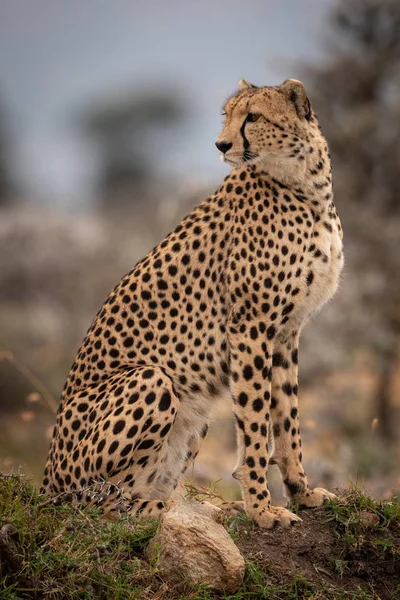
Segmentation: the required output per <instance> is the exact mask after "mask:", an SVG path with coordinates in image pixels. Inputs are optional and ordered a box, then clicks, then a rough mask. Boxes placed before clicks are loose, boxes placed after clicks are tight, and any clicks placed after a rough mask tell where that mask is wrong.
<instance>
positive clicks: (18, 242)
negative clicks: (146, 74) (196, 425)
mask: <svg viewBox="0 0 400 600" xmlns="http://www.w3.org/2000/svg"><path fill="white" fill-rule="evenodd" d="M331 25H332V28H331V42H330V46H329V52H328V53H327V59H326V60H322V62H320V63H319V65H317V66H313V67H307V69H306V83H307V87H308V89H309V91H310V96H311V98H312V101H313V105H314V108H315V109H316V111H317V113H318V115H319V118H320V121H321V125H322V127H323V130H324V132H325V134H326V136H327V139H328V141H329V144H330V147H331V150H332V160H333V168H334V175H333V180H334V187H335V200H336V203H337V205H338V209H339V213H340V216H341V219H342V221H343V226H344V232H345V249H346V263H347V264H346V267H345V273H344V276H343V282H342V286H341V288H340V291H339V293H338V294H337V296H336V298H335V299H334V301H333V302H332V303H331V304H330V305H329V306H328V307H327V308H325V309H324V310H323V311H322V314H321V316H320V317H319V318H318V323H317V324H315V325H312V326H310V327H307V328H306V329H305V331H304V335H303V339H302V343H301V354H300V363H301V364H300V367H301V368H300V377H301V384H302V385H301V414H302V429H303V437H304V438H305V439H304V443H305V448H306V452H305V463H306V468H307V470H308V471H309V472H310V474H311V476H312V478H313V479H314V481H315V482H318V483H320V484H325V485H327V486H328V487H333V486H335V485H345V484H346V483H347V479H348V477H349V474H350V475H351V476H352V477H353V478H354V477H355V476H357V475H359V474H360V473H364V475H365V476H368V477H370V479H369V483H370V489H371V490H372V491H375V492H376V493H379V494H381V493H388V492H390V490H391V489H392V488H393V487H395V486H396V485H397V486H398V487H400V473H399V472H398V467H397V473H396V464H397V465H398V464H399V462H398V460H399V458H400V444H399V442H398V441H396V429H397V430H398V428H399V421H400V419H398V416H399V413H400V375H399V372H400V370H399V356H398V351H399V337H400V280H399V277H398V273H399V267H400V202H399V197H398V194H399V189H400V173H399V169H398V165H399V164H400V109H399V106H400V102H399V100H400V41H399V32H400V4H399V3H398V2H395V1H394V0H382V1H381V2H378V0H346V1H344V0H343V1H341V2H339V3H338V4H337V6H336V8H335V10H334V13H333V17H332V22H331ZM307 80H308V81H307ZM178 96H179V97H181V95H180V94H179V95H178V94H176V95H174V94H170V93H169V92H168V93H165V91H161V92H160V93H158V92H155V91H154V90H153V91H152V92H151V93H150V95H149V94H148V93H146V95H145V96H139V97H138V96H136V95H133V96H131V95H129V94H128V95H126V96H125V97H124V98H123V99H122V100H120V99H119V100H116V101H115V102H114V101H110V100H107V102H105V103H104V104H101V105H98V106H97V107H96V106H95V107H94V108H91V109H90V110H89V109H87V110H83V111H82V113H81V114H80V116H79V118H78V122H79V126H80V127H82V128H83V129H84V130H85V131H86V132H87V134H88V136H89V137H90V138H91V139H92V140H93V143H94V146H95V148H97V151H98V153H99V155H100V157H101V158H102V160H101V167H100V171H99V178H98V189H99V198H100V200H101V201H100V202H99V204H98V205H97V206H96V207H94V209H93V210H91V211H86V212H83V211H82V212H77V211H75V212H71V213H70V214H67V213H61V212H52V211H49V210H47V209H45V208H43V207H40V206H35V207H34V206H33V205H31V206H29V207H28V206H21V205H18V206H14V207H13V206H11V207H9V208H3V209H2V211H1V215H0V247H1V249H2V251H1V252H0V332H1V338H0V342H1V344H2V345H3V346H4V348H6V349H10V350H12V352H13V353H14V356H15V357H17V359H18V361H19V363H21V364H22V365H24V367H26V368H28V370H29V371H31V372H32V373H34V374H35V375H37V376H38V377H39V379H40V381H41V382H42V383H43V384H44V385H45V386H46V387H47V388H49V389H50V391H51V392H52V393H53V394H54V396H55V397H56V398H57V397H58V395H59V392H60V390H61V388H62V385H63V382H64V379H65V377H66V375H67V372H68V369H69V367H70V365H71V363H72V361H73V358H74V355H75V352H76V350H77V348H78V345H79V343H80V340H81V339H82V338H83V336H84V333H85V331H86V329H87V328H88V327H89V325H90V322H91V320H92V319H93V317H94V315H95V313H96V312H97V309H98V308H99V306H100V304H101V302H102V301H103V299H104V297H105V295H106V294H107V292H108V291H109V290H110V289H111V288H112V287H113V286H114V285H115V284H116V283H117V281H118V279H119V278H120V277H121V276H122V275H123V274H124V273H125V272H127V271H128V270H129V269H130V268H132V266H133V265H134V264H135V262H136V261H137V260H139V259H140V258H141V257H142V256H143V255H144V254H145V253H146V252H147V251H148V250H149V249H150V248H151V247H152V246H153V245H155V244H156V243H157V242H158V241H159V240H160V239H161V238H162V237H163V236H164V235H165V234H166V233H167V232H168V231H170V230H171V229H172V228H173V227H174V225H175V224H176V223H177V222H178V221H179V220H180V218H181V217H182V216H183V215H184V214H186V213H187V212H189V211H190V210H191V208H192V207H193V206H194V205H195V204H197V203H198V202H200V201H202V200H203V199H204V198H205V197H207V195H208V194H209V193H210V192H212V191H213V190H212V189H207V188H206V187H205V186H204V185H202V184H201V183H200V184H199V183H198V182H196V180H195V179H193V178H192V176H191V175H189V178H188V179H182V180H181V181H179V182H177V181H172V180H169V181H165V180H161V179H160V177H156V176H155V172H154V168H153V167H152V159H153V155H154V153H155V152H165V151H167V150H168V143H167V139H168V136H166V137H165V138H164V142H163V143H161V134H162V133H163V132H164V133H165V132H166V130H168V127H172V126H173V127H174V128H175V127H179V124H180V119H181V115H182V114H183V107H182V106H181V105H180V104H177V102H176V97H178ZM0 124H1V123H0ZM0 131H1V127H0ZM154 137H156V140H157V141H156V143H155V144H154ZM164 144H165V146H164ZM0 156H1V138H0ZM217 183H218V182H216V185H217ZM215 187H216V186H215ZM150 199H152V200H151V201H150ZM0 203H1V201H0ZM111 209H112V210H111ZM0 358H1V356H0ZM36 387H37V386H35V385H34V381H33V380H32V378H31V377H29V376H28V377H26V373H25V375H24V373H21V371H20V370H19V369H18V368H16V365H15V364H14V363H13V362H12V361H7V360H3V361H1V360H0V457H2V458H3V459H4V457H5V456H6V457H7V456H8V458H9V460H10V461H11V463H10V464H16V463H18V461H21V462H24V463H28V466H29V471H30V472H34V473H35V474H39V473H40V471H41V469H42V466H43V463H44V459H45V453H46V449H47V445H48V441H47V440H46V439H45V436H44V431H45V430H46V429H48V432H50V430H51V423H52V422H53V420H54V416H53V415H52V414H49V415H47V416H44V413H43V414H42V416H40V414H41V413H40V414H39V416H38V417H37V419H32V412H35V414H37V411H36V408H35V410H34V409H33V408H32V406H34V407H35V406H36V405H34V404H33V405H32V403H31V402H28V403H27V402H26V398H27V397H28V398H29V397H30V398H32V396H30V395H29V393H30V392H32V391H38V390H36V389H35V388H36ZM43 410H44V409H43ZM12 414H18V415H19V416H20V418H19V419H18V420H16V419H15V418H13V417H12V416H10V415H12ZM371 425H372V427H371ZM35 427H37V429H35ZM214 431H216V435H215V437H214V438H213V437H212V436H211V437H210V439H209V440H207V442H206V449H205V451H204V453H201V454H200V459H199V460H198V462H197V465H196V468H195V471H194V473H195V474H196V476H197V477H198V478H199V479H200V480H201V481H202V482H205V481H207V479H208V478H210V477H211V478H215V477H218V473H219V474H223V475H224V477H225V480H226V481H228V482H229V485H230V484H231V483H232V482H231V480H229V473H230V471H231V469H232V467H233V465H234V443H233V428H232V421H231V411H230V407H229V406H227V407H226V411H225V414H224V415H223V417H222V419H221V420H220V421H219V422H218V424H217V426H216V428H215V429H214ZM397 432H398V431H397ZM379 436H380V438H381V439H379ZM222 438H223V439H222ZM389 442H390V443H389ZM221 444H224V451H223V452H222V451H221ZM366 448H368V451H366ZM207 452H208V454H207ZM202 457H204V458H202ZM202 461H203V462H202ZM396 461H397V463H396ZM205 465H206V466H205ZM272 471H273V469H272ZM274 477H275V476H274V475H273V474H272V475H271V479H274ZM396 477H397V480H396ZM275 478H276V477H275Z"/></svg>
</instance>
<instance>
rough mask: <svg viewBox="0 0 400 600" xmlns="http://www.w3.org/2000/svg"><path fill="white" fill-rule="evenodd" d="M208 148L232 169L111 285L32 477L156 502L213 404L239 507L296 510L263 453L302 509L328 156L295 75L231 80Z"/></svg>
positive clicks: (267, 517)
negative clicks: (231, 440)
mask: <svg viewBox="0 0 400 600" xmlns="http://www.w3.org/2000/svg"><path fill="white" fill-rule="evenodd" d="M224 111H225V113H226V121H225V124H224V128H223V131H222V133H221V135H220V137H219V139H218V142H217V145H218V146H219V147H221V146H222V151H223V152H222V154H223V158H224V160H225V161H226V162H227V163H228V164H230V165H231V166H232V167H233V170H232V172H231V173H230V174H229V175H228V176H227V177H226V179H225V180H224V182H223V184H222V185H221V186H220V188H219V189H218V190H217V192H216V193H215V194H214V195H213V196H211V197H210V198H208V199H207V200H206V201H205V202H203V203H202V204H201V205H200V206H199V207H198V208H196V209H194V210H193V212H192V213H191V214H190V215H189V216H188V217H186V218H185V219H184V220H183V221H182V222H181V223H180V224H179V225H178V226H177V227H176V229H175V230H174V231H173V232H172V233H171V234H169V235H168V236H167V237H166V238H165V239H164V240H163V241H162V242H161V243H160V244H158V246H156V247H155V248H154V249H153V250H152V251H151V252H150V253H149V254H148V255H147V256H146V257H145V258H144V259H143V260H141V261H140V262H139V263H138V264H137V265H136V266H135V267H134V268H133V269H132V271H131V272H129V273H128V274H127V275H126V276H125V277H123V279H122V280H121V281H120V283H119V284H118V285H117V286H116V287H115V288H114V290H113V291H112V292H111V293H110V294H109V296H108V297H107V299H106V301H105V302H104V304H103V306H102V307H101V309H100V311H99V313H98V315H97V316H96V318H95V320H94V322H93V324H92V326H91V328H90V329H89V331H88V333H87V335H86V338H85V340H84V342H83V344H82V346H81V348H80V350H79V352H78V355H77V358H76V360H75V362H74V364H73V366H72V368H71V371H70V373H69V376H68V379H67V382H66V384H65V387H64V390H63V393H62V397H61V404H60V408H59V411H58V416H57V422H56V426H55V429H54V434H53V440H52V444H51V448H50V452H49V457H48V461H47V466H46V470H45V476H44V480H43V489H44V490H45V491H47V492H49V493H51V494H54V495H55V494H59V493H62V492H65V491H69V490H76V489H79V488H85V486H87V485H90V484H91V482H93V481H99V480H107V481H109V482H114V483H116V484H117V483H118V484H119V485H120V486H122V487H123V489H124V494H125V497H128V498H130V509H131V510H134V511H139V512H142V513H143V514H147V515H148V514H153V515H154V514H159V513H160V512H162V511H163V510H165V508H166V506H168V501H169V498H170V496H171V494H172V492H173V490H174V489H175V488H176V486H177V484H178V481H179V479H180V477H181V475H182V473H183V472H184V471H185V469H186V467H187V466H188V464H189V463H190V462H191V461H192V460H193V459H194V458H195V457H196V454H197V452H198V449H199V445H200V443H201V441H202V439H203V438H204V437H205V435H206V433H207V429H208V424H209V422H210V419H211V418H212V413H213V409H214V407H215V405H216V404H217V400H218V399H219V398H220V397H221V396H223V395H224V393H225V394H226V393H228V394H229V395H230V397H231V398H232V402H233V410H234V415H235V418H236V424H237V443H238V462H237V466H236V469H235V472H234V475H235V477H236V478H237V479H238V480H239V482H240V485H241V488H242V495H243V500H244V505H245V508H246V511H247V513H248V514H249V515H250V516H251V517H253V518H254V520H255V521H256V522H257V523H258V524H259V525H260V526H263V527H272V526H274V524H276V522H278V521H279V522H281V524H282V525H284V526H287V525H289V524H291V523H293V522H295V521H296V520H298V517H296V515H294V514H293V513H291V512H289V511H288V510H286V509H284V508H275V507H273V506H272V505H271V499H270V494H269V491H268V487H267V471H268V464H269V463H275V464H277V465H278V467H279V469H280V471H281V474H282V478H283V482H284V485H285V488H286V492H287V494H288V496H289V497H291V498H294V499H295V500H297V501H298V502H299V503H300V504H302V505H305V506H319V505H321V504H322V503H323V502H324V501H325V500H326V499H327V498H328V497H330V493H329V492H327V491H326V490H323V489H318V488H317V489H314V490H311V489H310V488H309V486H308V483H307V478H306V475H305V472H304V470H303V467H302V464H301V460H302V455H301V440H300V430H299V413H298V401H297V398H298V383H297V366H298V342H299V335H300V331H301V328H302V327H303V325H304V324H305V322H306V321H307V320H308V319H309V317H310V316H311V315H312V314H313V313H315V312H316V311H317V310H318V309H319V307H320V306H321V305H322V304H323V303H324V302H326V301H327V300H328V299H329V298H330V297H331V296H332V295H333V294H334V292H335V290H336V288H337V284H338V279H339V274H340V271H341V268H342V264H343V253H342V230H341V226H340V222H339V219H338V216H337V213H336V210H335V205H334V203H333V199H332V182H331V167H330V160H329V153H328V147H327V144H326V141H325V139H324V137H323V135H322V133H321V131H320V129H319V126H318V122H317V118H316V116H315V114H314V113H313V111H312V109H311V107H310V103H309V100H308V98H307V95H306V93H305V90H304V87H303V85H302V84H301V83H300V82H298V81H295V80H289V81H286V82H285V83H284V84H282V85H281V86H279V87H261V88H257V87H255V86H252V85H251V84H249V83H247V82H246V81H244V80H242V81H241V82H240V85H239V91H238V92H237V93H236V94H235V95H234V96H233V97H232V98H231V99H230V100H228V102H227V104H226V106H225V109H224Z"/></svg>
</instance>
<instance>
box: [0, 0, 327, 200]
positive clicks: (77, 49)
mask: <svg viewBox="0 0 400 600" xmlns="http://www.w3.org/2000/svg"><path fill="white" fill-rule="evenodd" d="M331 6H332V1H331V0H280V1H278V0H276V1H270V0H246V1H244V0H241V1H239V0H197V1H195V0H146V1H145V0H0V95H1V98H2V100H3V103H5V105H6V108H7V111H8V116H9V118H10V119H11V122H10V125H11V126H12V129H13V131H14V133H15V134H16V139H17V142H18V143H17V145H16V152H17V157H18V162H19V168H20V175H21V177H22V179H23V181H24V183H25V186H26V188H27V189H29V190H30V192H31V194H32V195H34V196H36V197H38V198H40V197H46V198H48V197H52V198H54V201H55V202H59V201H63V200H65V201H68V200H70V199H72V198H74V199H75V201H76V200H78V201H81V200H84V199H85V198H86V197H87V196H88V195H89V194H90V186H91V182H92V175H93V170H94V168H95V163H94V157H93V155H92V153H91V152H90V148H89V147H88V145H87V143H86V142H85V140H84V139H83V138H82V136H80V135H79V133H78V131H77V130H76V129H75V128H74V127H73V116H74V115H76V113H77V112H78V110H79V109H80V108H81V107H82V106H87V105H88V104H89V105H90V102H91V101H92V99H94V100H96V99H98V98H99V97H101V96H104V95H105V96H107V95H114V94H117V95H118V91H119V90H123V89H126V88H136V87H137V89H138V90H140V89H143V88H144V87H147V86H155V85H158V84H159V83H162V84H163V85H164V84H165V85H166V86H168V88H169V89H170V88H171V87H172V88H174V87H175V89H176V92H177V94H182V93H183V97H184V101H185V103H187V104H188V109H189V110H188V116H187V120H186V122H185V128H184V129H181V128H180V129H179V131H177V135H176V136H175V137H174V140H173V143H172V144H171V148H170V149H169V150H170V151H169V152H168V153H166V154H165V156H163V157H162V160H161V161H160V160H159V157H158V158H157V162H160V164H161V168H163V169H164V170H165V169H169V170H171V169H172V170H173V171H174V172H176V173H181V172H184V173H193V175H194V176H197V177H198V178H203V179H206V180H212V179H218V178H219V177H222V176H223V175H224V174H226V171H227V168H226V167H225V166H224V165H222V164H220V163H219V159H218V154H217V152H216V150H215V148H214V145H213V144H214V140H215V138H216V137H217V135H218V133H219V129H220V126H221V117H220V109H221V105H222V102H223V100H224V99H225V97H226V96H227V95H228V94H229V93H231V92H232V91H233V90H234V89H235V86H236V83H237V81H238V79H240V78H241V77H245V78H246V79H249V80H250V81H253V82H254V83H257V84H261V85H262V84H265V85H275V84H278V83H281V82H282V81H283V80H284V79H286V78H288V77H296V76H297V77H299V72H298V70H297V69H296V67H295V65H296V61H299V62H301V61H314V60H318V57H319V56H320V54H321V52H322V51H323V41H324V37H325V35H326V31H327V13H328V10H329V8H330V7H331ZM155 147H156V146H155Z"/></svg>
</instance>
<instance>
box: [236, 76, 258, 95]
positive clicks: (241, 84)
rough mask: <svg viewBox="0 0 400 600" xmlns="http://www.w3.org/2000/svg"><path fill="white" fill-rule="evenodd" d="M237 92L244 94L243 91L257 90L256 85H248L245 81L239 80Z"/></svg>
mask: <svg viewBox="0 0 400 600" xmlns="http://www.w3.org/2000/svg"><path fill="white" fill-rule="evenodd" d="M238 88H239V92H244V91H245V90H251V89H253V90H255V89H256V88H257V86H256V85H253V84H252V83H249V82H248V81H247V79H240V81H239V83H238Z"/></svg>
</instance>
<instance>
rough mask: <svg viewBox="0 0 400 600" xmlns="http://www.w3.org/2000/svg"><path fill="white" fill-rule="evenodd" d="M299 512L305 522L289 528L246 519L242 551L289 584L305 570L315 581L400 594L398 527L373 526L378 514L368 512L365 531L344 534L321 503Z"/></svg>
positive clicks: (383, 595) (380, 594)
mask: <svg viewBox="0 0 400 600" xmlns="http://www.w3.org/2000/svg"><path fill="white" fill-rule="evenodd" d="M299 514H300V516H301V518H302V519H303V523H302V524H300V525H297V526H294V527H292V528H290V529H282V528H277V529H275V530H273V531H265V530H262V529H258V528H255V527H254V528H252V527H250V528H248V527H247V526H246V525H245V524H244V525H240V526H239V527H238V529H237V535H238V539H237V545H238V547H239V549H240V551H241V552H242V554H243V555H244V556H245V558H247V559H251V560H253V561H254V562H256V563H257V564H258V565H259V566H260V567H261V569H262V570H263V571H264V572H265V574H266V575H267V576H268V579H269V580H270V581H271V583H273V584H276V585H277V586H279V585H285V584H287V583H288V581H292V580H293V579H294V578H295V577H299V576H300V577H301V576H303V577H304V578H305V579H306V580H307V581H309V582H310V583H313V584H315V586H316V587H319V586H323V585H324V584H325V585H326V586H328V587H332V588H334V589H336V590H337V591H340V590H343V591H344V590H347V591H351V590H353V589H354V590H357V589H358V590H359V589H362V590H365V591H366V592H369V593H373V594H376V597H377V599H378V598H379V600H394V599H395V598H399V599H400V558H399V557H400V552H399V551H400V528H399V527H397V528H396V529H394V530H392V529H391V530H388V529H381V528H379V529H375V528H374V524H373V519H372V517H374V515H373V514H372V513H366V515H365V516H366V519H365V521H366V523H365V526H364V528H363V530H362V532H361V534H359V535H358V536H357V538H355V537H353V536H351V535H350V536H347V537H346V534H345V532H344V531H343V533H341V532H340V528H339V531H338V529H337V524H336V527H333V526H331V524H330V523H329V516H327V513H326V511H324V510H323V509H322V510H313V511H300V513H299ZM370 518H371V519H370ZM371 521H372V522H371ZM382 548H386V549H387V551H386V552H382ZM391 549H393V550H395V551H396V552H392V550H391ZM397 594H398V595H397Z"/></svg>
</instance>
